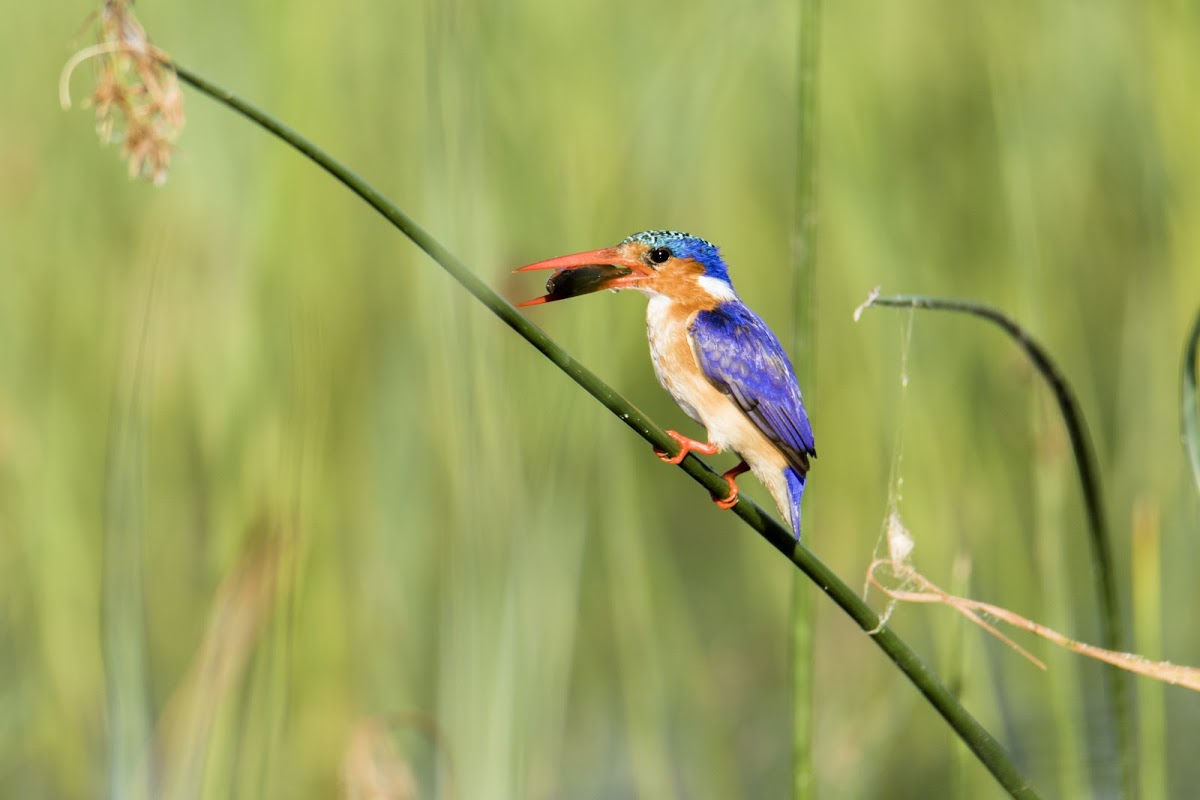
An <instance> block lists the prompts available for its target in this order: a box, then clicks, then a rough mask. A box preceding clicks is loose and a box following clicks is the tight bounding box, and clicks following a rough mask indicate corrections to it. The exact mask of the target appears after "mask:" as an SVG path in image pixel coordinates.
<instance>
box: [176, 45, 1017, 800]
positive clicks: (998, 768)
mask: <svg viewBox="0 0 1200 800" xmlns="http://www.w3.org/2000/svg"><path fill="white" fill-rule="evenodd" d="M174 68H175V71H176V73H177V74H178V75H179V78H180V79H181V80H182V81H184V82H185V83H187V84H188V85H190V86H192V87H194V88H195V89H197V90H199V91H201V92H203V93H204V94H206V95H208V96H209V97H211V98H213V99H214V100H216V101H218V102H220V103H222V104H224V105H225V106H228V107H229V108H231V109H233V110H234V111H236V112H238V113H239V114H241V115H242V116H244V117H246V118H247V119H249V120H251V121H252V122H254V123H256V124H257V125H259V126H260V127H262V128H263V129H265V130H267V131H268V132H270V133H272V134H274V135H275V136H276V137H278V138H279V139H281V140H282V141H284V142H285V143H287V144H288V145H290V146H292V147H294V148H295V149H296V150H298V151H300V152H301V153H303V154H304V155H306V156H308V158H309V159H311V160H312V161H313V162H314V163H315V164H317V165H318V166H319V167H321V168H322V169H324V170H325V171H326V172H328V173H329V174H330V175H332V176H333V177H334V178H336V179H337V180H339V181H341V182H342V183H343V184H345V185H346V187H347V188H349V189H350V190H351V191H352V192H354V193H355V194H357V195H358V196H359V197H361V198H362V199H363V200H365V201H366V202H367V203H368V204H369V205H370V206H371V207H372V208H374V209H375V210H376V211H378V212H379V213H380V214H382V215H383V216H384V217H385V218H386V219H387V220H388V221H389V222H391V223H392V224H393V225H395V226H396V227H397V228H398V229H399V230H400V231H401V232H402V233H403V234H404V235H405V236H407V237H408V238H409V239H410V240H411V241H412V242H413V243H414V244H415V245H417V247H419V248H421V249H422V250H424V251H425V252H426V253H427V254H428V255H429V256H430V257H431V258H432V259H433V260H434V261H436V262H437V263H438V265H440V266H441V267H442V268H443V269H444V270H446V272H448V273H450V276H451V277H452V278H454V279H455V280H456V281H458V282H459V283H460V284H461V285H462V286H463V288H465V289H466V290H467V291H468V292H470V293H471V294H472V295H473V296H474V297H475V298H476V299H478V300H479V301H480V302H481V303H483V304H484V305H485V306H487V307H488V309H490V310H491V311H492V313H494V314H495V315H496V316H497V317H499V318H500V319H501V320H502V321H503V322H504V323H505V324H506V325H508V326H509V327H510V328H512V329H513V330H515V331H516V332H517V333H518V334H520V335H521V336H522V337H523V338H524V339H525V340H526V341H528V342H529V343H530V344H531V345H533V346H534V347H535V348H536V349H537V350H538V351H539V352H541V353H542V354H543V355H545V356H546V357H547V358H548V359H550V361H551V362H553V363H554V364H555V365H557V366H558V367H559V368H560V369H561V370H562V371H563V372H565V373H567V375H569V376H570V377H571V378H572V379H573V380H574V381H575V382H576V383H578V384H579V385H580V386H582V387H583V388H584V389H585V390H587V392H588V393H589V394H591V395H592V396H593V397H595V398H596V399H597V400H599V401H600V403H601V404H603V405H604V407H605V408H607V409H608V410H609V411H611V412H613V414H615V415H616V416H617V418H618V419H620V420H621V421H622V422H624V423H625V424H626V425H628V426H629V427H630V428H632V429H633V430H634V431H636V432H637V433H638V435H640V436H641V437H642V438H644V439H645V440H646V441H648V442H650V443H651V444H652V445H654V446H655V447H657V448H659V449H661V450H664V451H667V452H671V453H676V452H678V450H679V445H678V443H677V442H676V441H675V440H674V439H671V438H670V437H668V436H667V435H666V433H664V432H663V430H662V429H661V428H659V427H658V426H657V425H655V424H654V423H653V422H652V421H651V420H650V419H649V418H648V417H647V416H646V415H645V414H643V413H642V412H641V411H639V410H638V409H637V408H636V407H635V406H634V405H633V404H631V403H630V402H629V401H628V400H626V399H625V398H623V397H621V396H620V395H619V394H617V392H616V391H614V390H613V389H612V387H610V386H609V385H608V384H606V383H604V381H602V380H600V378H598V377H597V376H596V375H595V374H594V373H593V372H591V371H590V370H589V369H588V368H587V367H585V366H583V364H581V363H579V361H577V360H576V359H575V358H574V357H572V356H571V355H570V354H569V353H567V352H566V351H565V350H563V349H562V348H561V347H559V345H558V344H556V343H555V342H554V341H553V340H552V339H550V337H549V336H547V335H546V333H545V332H544V331H542V330H541V329H540V328H538V327H537V326H536V325H534V324H533V323H532V322H530V321H529V320H528V319H526V318H525V317H524V316H523V315H522V314H521V312H519V311H518V310H517V309H516V308H515V307H513V305H512V304H510V303H509V302H508V301H506V300H505V299H504V298H502V297H501V296H500V295H498V294H497V293H496V292H495V291H493V290H492V288H491V287H489V286H488V285H487V284H486V283H484V282H483V281H482V280H480V279H479V278H478V277H477V276H476V275H475V274H474V273H473V272H471V271H470V270H469V269H468V268H467V267H466V266H465V265H464V264H463V263H462V262H461V261H459V260H458V259H457V258H455V257H454V256H453V255H452V254H451V253H450V251H448V250H447V249H446V248H445V247H443V246H442V245H441V244H440V243H438V241H437V240H436V239H434V238H433V237H432V236H430V235H429V234H428V233H427V232H426V231H425V230H424V229H423V228H421V226H419V225H418V224H417V223H416V222H415V221H413V219H412V218H411V217H409V216H408V215H407V214H405V213H404V212H403V211H401V210H400V209H399V208H397V207H396V206H395V205H394V204H392V203H391V202H390V201H389V200H387V199H386V198H385V197H384V196H383V195H382V194H380V193H379V192H378V191H377V190H376V189H375V188H373V187H372V186H371V185H370V184H368V183H367V182H366V181H365V180H363V179H362V178H361V177H359V176H358V175H356V174H355V173H354V172H352V171H350V170H349V169H347V168H346V167H345V166H343V165H342V164H341V163H339V162H338V161H335V160H334V159H333V158H332V157H331V156H329V155H328V154H327V153H325V152H324V151H323V150H321V149H320V148H319V147H317V146H316V145H315V144H313V143H312V142H311V141H309V140H308V139H306V138H305V137H303V136H301V135H300V134H299V133H297V132H296V131H294V130H292V129H291V128H289V127H287V126H286V125H284V124H283V123H282V122H280V121H279V120H277V119H275V118H274V117H272V116H270V115H269V114H266V113H264V112H263V111H260V110H259V109H258V108H256V107H254V106H253V105H251V104H249V103H247V102H246V101H244V100H242V99H240V98H238V97H235V96H234V95H233V94H231V93H230V92H228V91H226V90H224V89H222V88H220V87H218V86H215V85H214V84H212V83H210V82H209V81H207V80H206V79H204V78H202V77H201V76H200V75H198V74H196V73H194V72H192V71H191V70H189V69H187V68H185V67H181V66H179V65H178V64H176V65H174ZM679 466H680V468H681V469H682V470H683V471H684V472H686V473H687V474H688V475H690V476H691V477H692V478H694V479H695V480H696V481H697V482H698V483H699V484H700V485H701V486H703V487H704V488H705V489H706V490H707V491H708V492H709V493H710V494H713V495H717V496H724V495H725V493H726V492H727V491H728V486H727V485H726V483H725V481H724V479H723V478H721V476H720V475H718V474H717V473H716V472H715V471H713V470H712V469H711V468H710V467H709V466H708V465H707V464H705V463H704V462H703V461H701V460H700V459H698V458H696V457H695V456H693V455H689V456H688V457H687V458H685V459H684V460H683V462H682V463H681V464H680V465H679ZM733 512H734V513H735V514H737V515H738V516H739V517H741V518H742V519H743V520H744V521H745V522H746V523H747V524H748V525H749V526H750V527H751V528H753V529H754V530H756V531H758V533H759V534H761V535H762V537H763V538H764V539H766V540H767V541H768V542H769V543H770V544H771V546H773V547H774V548H775V549H776V550H778V551H779V552H780V553H782V554H783V555H784V556H786V557H787V558H788V559H790V560H791V562H792V563H793V564H795V565H796V566H797V567H799V568H800V569H801V570H802V571H803V572H804V573H805V574H806V575H808V576H809V578H811V579H812V580H813V582H815V583H816V584H817V585H818V586H820V587H821V590H822V591H824V592H825V593H826V594H827V595H829V597H830V598H831V599H832V600H833V601H834V602H835V603H837V604H838V606H840V607H841V608H842V609H843V610H844V611H845V612H846V613H847V614H848V615H849V616H850V617H851V618H852V619H853V620H854V621H855V623H857V624H858V625H859V627H861V628H862V629H863V630H865V631H876V629H878V630H877V631H876V632H875V633H874V635H873V636H872V637H871V640H872V641H874V642H875V643H876V644H877V645H879V647H880V649H882V650H883V651H884V653H886V654H887V656H888V657H889V658H890V659H891V660H892V661H893V662H894V663H895V664H896V666H897V667H899V668H900V670H901V671H903V672H904V674H905V675H906V676H908V678H909V680H911V681H912V682H913V684H914V685H915V686H916V687H917V689H918V690H919V691H920V692H921V694H923V695H924V696H925V697H926V698H927V699H928V700H929V702H930V703H931V704H932V705H933V706H934V708H936V709H937V710H938V712H939V713H940V714H941V715H942V716H943V717H944V718H945V719H946V721H947V722H948V723H949V724H950V725H951V727H953V728H954V730H955V731H956V732H957V733H958V735H959V736H960V737H961V738H962V740H963V741H964V742H965V743H966V745H967V746H968V747H969V748H971V751H972V752H974V753H975V755H976V756H977V757H978V758H979V760H980V761H981V762H982V763H983V765H984V766H985V767H987V769H988V770H989V771H990V772H991V773H992V774H993V775H994V776H995V777H996V779H997V780H998V781H999V782H1000V784H1001V785H1002V786H1003V787H1004V788H1005V789H1006V790H1007V791H1008V792H1009V794H1011V795H1012V796H1013V797H1019V798H1034V797H1038V796H1039V795H1038V793H1037V791H1036V790H1035V789H1034V788H1033V787H1032V786H1031V785H1030V783H1029V782H1028V781H1027V780H1026V779H1025V777H1024V776H1022V775H1021V773H1020V771H1018V769H1017V767H1016V765H1015V764H1014V763H1013V761H1012V759H1011V758H1009V755H1008V753H1006V752H1005V750H1004V748H1003V747H1002V746H1001V745H1000V743H999V742H998V741H996V739H995V737H993V736H992V735H991V734H990V733H989V732H988V731H987V729H986V728H984V727H983V726H982V725H981V724H980V723H979V721H978V720H976V719H975V718H974V717H973V716H971V714H970V712H968V711H967V710H966V709H965V708H964V707H963V706H962V704H961V703H959V701H958V698H956V697H955V696H954V694H953V693H951V692H950V691H949V690H948V689H947V688H946V686H945V685H943V684H942V682H941V680H939V679H938V677H937V675H936V674H935V673H934V672H933V671H932V670H931V669H930V668H929V667H928V666H927V665H926V664H925V663H924V662H923V661H922V660H921V659H920V657H919V656H918V655H917V654H916V652H914V651H913V649H912V648H911V647H909V646H908V644H906V643H905V642H904V640H902V639H901V638H900V637H899V636H897V635H896V634H895V633H894V632H893V631H892V629H891V628H889V627H887V626H883V627H880V620H879V616H878V615H877V614H876V613H875V612H874V611H873V610H872V609H871V607H870V606H868V605H867V604H866V603H865V602H863V600H862V599H861V598H859V596H858V595H857V594H855V592H854V590H852V589H851V588H850V587H849V586H847V585H846V584H845V583H844V582H843V581H842V580H841V579H840V578H839V577H838V576H837V575H836V574H835V573H834V572H833V571H832V570H830V569H829V567H827V566H825V564H824V563H823V562H821V560H820V559H818V558H817V557H816V556H815V555H813V554H812V553H811V552H810V551H809V550H808V548H806V547H804V546H802V545H800V544H798V543H797V542H796V541H795V540H794V539H793V538H792V532H791V531H790V530H788V529H786V528H784V527H783V526H782V525H780V524H779V523H778V522H776V521H775V520H774V519H772V518H771V517H770V516H768V515H767V514H766V513H765V512H764V511H763V510H762V509H761V508H759V506H757V505H756V504H754V503H753V502H751V501H749V500H747V499H742V500H741V501H740V502H739V503H738V504H737V505H736V506H734V507H733Z"/></svg>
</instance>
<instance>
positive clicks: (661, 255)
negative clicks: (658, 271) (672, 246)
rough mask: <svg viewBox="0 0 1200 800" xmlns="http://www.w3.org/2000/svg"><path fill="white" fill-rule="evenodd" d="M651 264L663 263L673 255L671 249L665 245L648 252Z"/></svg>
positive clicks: (647, 255)
mask: <svg viewBox="0 0 1200 800" xmlns="http://www.w3.org/2000/svg"><path fill="white" fill-rule="evenodd" d="M646 257H647V258H649V259H650V263H651V264H663V263H665V262H666V260H667V259H668V258H670V257H671V251H670V250H668V249H667V248H665V247H656V248H654V249H653V250H651V251H650V252H649V253H647V254H646Z"/></svg>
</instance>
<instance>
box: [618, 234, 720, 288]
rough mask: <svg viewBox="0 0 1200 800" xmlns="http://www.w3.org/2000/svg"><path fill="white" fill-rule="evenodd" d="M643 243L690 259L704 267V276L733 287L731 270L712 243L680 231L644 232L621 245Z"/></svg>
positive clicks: (677, 256) (678, 256)
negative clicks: (663, 248) (730, 275)
mask: <svg viewBox="0 0 1200 800" xmlns="http://www.w3.org/2000/svg"><path fill="white" fill-rule="evenodd" d="M630 242H641V243H642V244H644V245H646V246H647V247H649V248H651V249H654V248H658V247H665V248H666V249H667V250H670V251H671V255H673V256H675V257H676V258H690V259H692V260H693V261H695V262H696V263H698V264H700V265H701V266H702V267H704V274H705V275H706V276H707V277H710V278H716V279H717V280H721V281H724V282H725V283H728V284H730V285H731V286H732V285H733V284H732V282H731V281H730V280H729V268H728V267H726V266H725V261H724V259H722V258H721V251H720V250H719V249H718V248H717V246H716V245H715V244H713V243H712V242H709V241H706V240H704V239H701V238H700V237H699V236H692V235H691V234H690V233H681V232H680V231H642V232H641V233H635V234H633V235H632V236H630V237H629V238H627V239H626V240H625V241H623V242H621V244H628V243H630Z"/></svg>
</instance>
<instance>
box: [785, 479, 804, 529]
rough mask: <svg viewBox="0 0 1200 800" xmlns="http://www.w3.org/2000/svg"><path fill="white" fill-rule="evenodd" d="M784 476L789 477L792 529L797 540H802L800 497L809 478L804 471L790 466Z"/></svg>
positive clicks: (802, 495)
mask: <svg viewBox="0 0 1200 800" xmlns="http://www.w3.org/2000/svg"><path fill="white" fill-rule="evenodd" d="M783 477H784V478H786V479H787V488H788V501H789V502H790V503H791V509H790V510H791V514H790V515H789V516H790V517H791V523H792V531H793V532H795V534H796V541H797V542H798V541H800V499H801V498H802V497H804V484H805V482H806V481H807V480H808V478H807V476H805V475H804V473H802V472H797V471H796V470H795V469H793V468H792V467H788V468H787V469H785V470H784V471H783Z"/></svg>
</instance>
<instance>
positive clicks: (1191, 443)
mask: <svg viewBox="0 0 1200 800" xmlns="http://www.w3.org/2000/svg"><path fill="white" fill-rule="evenodd" d="M1198 353H1200V311H1197V312H1196V321H1195V322H1193V323H1192V332H1191V334H1190V335H1189V336H1188V341H1187V346H1186V347H1184V350H1183V368H1182V370H1180V372H1181V378H1180V381H1179V387H1180V388H1179V404H1180V409H1181V419H1182V421H1181V424H1180V426H1181V428H1182V430H1183V449H1184V450H1186V451H1187V455H1188V463H1189V464H1191V465H1192V480H1194V481H1195V482H1196V491H1200V397H1197V393H1196V356H1197V354H1198Z"/></svg>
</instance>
